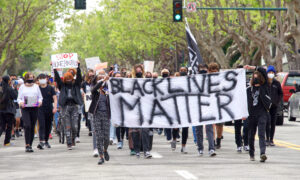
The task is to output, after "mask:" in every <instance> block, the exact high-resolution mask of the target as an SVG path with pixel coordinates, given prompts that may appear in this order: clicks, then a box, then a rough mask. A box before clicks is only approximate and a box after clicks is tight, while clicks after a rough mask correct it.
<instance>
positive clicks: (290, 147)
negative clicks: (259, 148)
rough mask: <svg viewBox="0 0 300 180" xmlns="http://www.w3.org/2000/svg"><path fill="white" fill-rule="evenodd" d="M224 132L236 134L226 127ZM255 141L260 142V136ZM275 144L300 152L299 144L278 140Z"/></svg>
mask: <svg viewBox="0 0 300 180" xmlns="http://www.w3.org/2000/svg"><path fill="white" fill-rule="evenodd" d="M224 131H225V132H228V133H232V134H234V133H235V132H234V130H233V129H232V128H228V127H224ZM255 139H256V140H258V136H257V135H256V136H255ZM274 144H275V145H276V146H280V147H285V148H289V149H294V150H297V151H300V145H297V144H292V143H289V142H285V141H282V140H277V139H275V140H274Z"/></svg>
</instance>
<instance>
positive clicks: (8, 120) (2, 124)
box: [0, 112, 15, 144]
mask: <svg viewBox="0 0 300 180" xmlns="http://www.w3.org/2000/svg"><path fill="white" fill-rule="evenodd" d="M14 118H15V117H14V115H13V114H10V113H3V112H0V137H1V135H2V133H3V132H5V139H4V144H8V143H10V139H11V130H12V125H13V122H14Z"/></svg>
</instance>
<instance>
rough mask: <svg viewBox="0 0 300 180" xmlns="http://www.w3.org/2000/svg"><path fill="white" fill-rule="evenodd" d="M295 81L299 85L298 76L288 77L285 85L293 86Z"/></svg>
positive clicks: (299, 78) (299, 77)
mask: <svg viewBox="0 0 300 180" xmlns="http://www.w3.org/2000/svg"><path fill="white" fill-rule="evenodd" d="M295 81H296V83H297V84H300V76H293V75H292V76H290V75H289V77H288V78H287V80H286V82H285V85H286V86H294V82H295Z"/></svg>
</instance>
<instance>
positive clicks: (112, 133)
mask: <svg viewBox="0 0 300 180" xmlns="http://www.w3.org/2000/svg"><path fill="white" fill-rule="evenodd" d="M109 138H110V139H116V128H115V127H114V126H113V125H112V124H110V135H109Z"/></svg>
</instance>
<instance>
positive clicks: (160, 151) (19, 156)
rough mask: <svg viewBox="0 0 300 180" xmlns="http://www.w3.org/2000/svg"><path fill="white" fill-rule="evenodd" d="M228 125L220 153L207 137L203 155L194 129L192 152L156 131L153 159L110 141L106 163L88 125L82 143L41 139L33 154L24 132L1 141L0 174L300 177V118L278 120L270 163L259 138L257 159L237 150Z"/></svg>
mask: <svg viewBox="0 0 300 180" xmlns="http://www.w3.org/2000/svg"><path fill="white" fill-rule="evenodd" d="M298 121H299V119H298ZM82 124H84V123H82ZM224 130H225V131H224V140H223V141H222V148H221V149H220V150H218V151H217V156H216V157H209V156H208V151H207V142H205V153H204V156H203V157H199V156H198V154H197V148H196V146H195V145H194V143H193V136H192V133H191V130H190V134H189V139H188V144H187V149H188V154H181V153H180V145H179V143H178V144H177V149H176V151H174V152H172V150H171V148H170V144H169V143H167V141H166V140H165V137H164V136H163V135H161V136H159V135H157V134H155V135H154V144H153V150H152V154H153V156H154V157H153V158H152V159H144V158H142V157H141V158H140V159H137V158H136V157H135V156H129V149H128V145H127V141H126V142H125V145H124V149H122V150H117V147H116V145H112V146H110V147H109V153H110V156H111V159H110V161H109V162H105V164H104V165H101V166H99V165H97V162H98V159H97V158H94V157H92V153H93V151H92V139H91V137H89V136H88V135H87V133H88V132H87V129H86V128H85V127H83V128H82V130H81V138H80V139H81V143H79V144H77V146H76V147H75V149H74V150H72V151H68V150H67V147H66V145H65V144H64V145H62V144H59V143H58V138H57V137H56V136H54V138H53V139H52V140H51V141H50V143H51V145H52V148H51V149H45V150H38V149H37V148H36V146H37V143H38V140H37V139H35V141H34V150H35V152H34V153H31V154H28V153H25V152H24V137H20V138H18V139H16V140H15V141H12V142H13V144H12V146H11V147H3V145H2V144H1V145H0V159H1V160H0V179H1V180H11V179H26V180H35V179H37V180H48V179H55V180H59V179H72V180H74V179H87V180H90V179H105V180H107V179H130V180H133V179H137V180H140V179H143V180H147V179H149V180H150V179H151V180H152V179H154V180H157V179H171V180H175V179H272V180H274V179H280V180H282V179H300V171H299V169H300V138H299V134H300V122H288V121H287V120H285V124H284V125H283V126H277V129H276V135H275V138H276V141H275V143H276V147H270V148H267V156H268V160H267V162H266V163H260V162H259V148H258V141H256V148H257V152H256V159H257V160H256V161H254V162H251V161H249V155H248V153H247V152H243V153H242V154H238V153H237V152H236V145H235V140H234V134H233V127H232V126H229V127H228V126H226V128H225V129H224ZM3 138H4V137H3V136H2V137H1V139H0V141H1V142H3Z"/></svg>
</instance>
